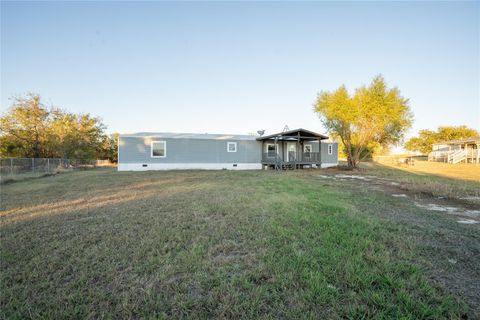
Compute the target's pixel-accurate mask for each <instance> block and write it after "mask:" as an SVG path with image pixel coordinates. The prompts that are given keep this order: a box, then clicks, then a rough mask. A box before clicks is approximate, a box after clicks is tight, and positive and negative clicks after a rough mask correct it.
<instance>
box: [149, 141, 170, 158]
mask: <svg viewBox="0 0 480 320" xmlns="http://www.w3.org/2000/svg"><path fill="white" fill-rule="evenodd" d="M154 143H163V150H164V152H163V156H154V155H153V144H154ZM150 157H151V158H166V157H167V141H165V140H155V141H151V142H150Z"/></svg>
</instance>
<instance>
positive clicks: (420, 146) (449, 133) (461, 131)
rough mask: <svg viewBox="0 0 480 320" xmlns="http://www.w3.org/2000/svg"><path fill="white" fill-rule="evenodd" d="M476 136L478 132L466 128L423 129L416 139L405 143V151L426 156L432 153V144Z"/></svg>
mask: <svg viewBox="0 0 480 320" xmlns="http://www.w3.org/2000/svg"><path fill="white" fill-rule="evenodd" d="M478 136H480V132H478V131H477V130H475V129H471V128H468V127H467V126H445V127H438V129H437V131H432V130H428V129H425V130H420V131H419V133H418V137H413V138H410V139H409V140H408V141H407V142H406V143H405V149H407V150H410V151H419V152H421V153H423V154H428V153H429V152H430V151H432V144H434V143H438V142H442V141H450V140H459V139H468V138H474V137H478Z"/></svg>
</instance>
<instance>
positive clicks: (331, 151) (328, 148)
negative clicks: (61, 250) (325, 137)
mask: <svg viewBox="0 0 480 320" xmlns="http://www.w3.org/2000/svg"><path fill="white" fill-rule="evenodd" d="M327 151H328V154H329V155H332V154H333V144H331V143H329V144H328V146H327Z"/></svg>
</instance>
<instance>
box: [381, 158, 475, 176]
mask: <svg viewBox="0 0 480 320" xmlns="http://www.w3.org/2000/svg"><path fill="white" fill-rule="evenodd" d="M392 159H393V158H388V159H385V158H383V159H382V158H377V159H376V161H377V162H378V163H381V164H383V165H386V166H389V167H392V168H395V169H399V170H403V171H407V172H412V173H416V174H425V175H435V176H441V177H447V178H453V179H461V180H471V181H480V165H475V164H466V163H457V164H450V163H443V162H433V161H415V165H413V166H408V165H398V164H397V162H396V161H394V160H392Z"/></svg>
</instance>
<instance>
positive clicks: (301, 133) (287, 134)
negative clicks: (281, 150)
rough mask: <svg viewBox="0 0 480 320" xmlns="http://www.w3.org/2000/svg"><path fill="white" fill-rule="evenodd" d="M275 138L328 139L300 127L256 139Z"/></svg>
mask: <svg viewBox="0 0 480 320" xmlns="http://www.w3.org/2000/svg"><path fill="white" fill-rule="evenodd" d="M275 138H276V139H277V140H290V141H296V140H299V139H300V140H307V141H308V140H325V139H328V136H325V135H323V134H320V133H316V132H313V131H310V130H305V129H302V128H300V129H295V130H288V131H284V132H279V133H274V134H269V135H266V136H262V137H258V138H257V140H259V141H262V140H274V139H275Z"/></svg>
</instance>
